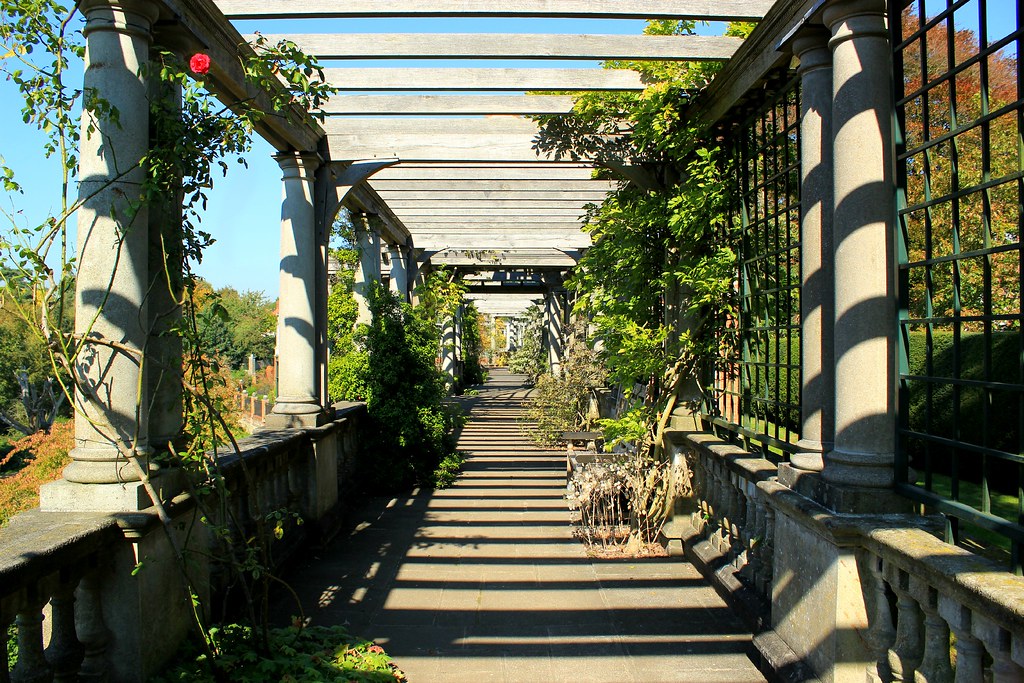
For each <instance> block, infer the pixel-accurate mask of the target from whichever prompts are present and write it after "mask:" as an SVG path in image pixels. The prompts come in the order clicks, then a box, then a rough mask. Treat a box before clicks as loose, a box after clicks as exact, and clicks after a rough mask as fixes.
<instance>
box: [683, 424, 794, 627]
mask: <svg viewBox="0 0 1024 683" xmlns="http://www.w3.org/2000/svg"><path fill="white" fill-rule="evenodd" d="M684 442H685V443H684ZM670 443H671V444H672V445H671V448H672V450H673V451H678V450H679V449H680V448H689V449H691V450H692V452H693V454H694V456H695V457H694V458H693V465H694V472H693V476H694V488H695V491H696V495H695V505H696V509H695V510H693V511H692V512H691V514H690V525H691V527H692V530H690V531H689V532H684V538H683V540H684V543H685V544H686V546H687V547H688V548H690V550H691V551H692V553H693V555H694V559H695V560H696V562H697V564H698V565H699V566H701V567H702V568H705V569H709V570H711V571H713V572H714V573H715V574H716V575H717V576H718V577H719V580H720V581H722V582H724V583H725V584H727V585H728V586H729V590H730V592H732V593H734V594H736V595H737V596H742V598H741V602H742V603H744V604H743V605H740V606H741V607H746V608H747V609H745V610H744V611H745V612H746V613H747V616H749V617H752V618H753V619H754V621H755V622H758V621H762V620H763V618H764V617H763V615H766V614H767V611H768V602H769V601H770V600H771V582H772V554H773V532H774V511H773V509H772V508H771V506H769V505H768V502H767V498H766V496H765V495H764V494H763V492H761V490H760V489H759V488H758V486H757V485H758V482H761V481H764V480H766V479H768V478H770V477H773V476H775V473H776V466H775V465H774V464H773V463H771V462H769V461H767V460H765V459H764V458H760V457H757V456H753V455H751V454H750V453H747V452H746V451H744V450H742V449H740V448H738V447H736V446H733V445H731V444H727V443H724V442H722V441H720V440H719V439H717V438H715V437H714V436H712V435H710V434H702V433H692V432H675V433H672V434H671V439H670Z"/></svg>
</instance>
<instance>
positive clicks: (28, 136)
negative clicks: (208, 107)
mask: <svg viewBox="0 0 1024 683" xmlns="http://www.w3.org/2000/svg"><path fill="white" fill-rule="evenodd" d="M934 2H935V0H931V1H930V3H929V5H931V4H932V3H934ZM976 2H977V0H972V1H971V3H970V5H975V3H976ZM1006 4H1009V3H1006ZM942 5H943V6H944V5H945V0H942ZM989 5H990V8H992V9H990V12H994V11H995V10H994V8H995V7H998V6H1002V5H1003V2H1000V0H995V1H994V2H993V1H992V0H990V2H989ZM929 8H930V7H929ZM1004 11H1007V12H1008V16H1006V17H1001V18H1000V20H1002V19H1005V20H1006V22H1012V10H1009V9H1007V8H1004ZM993 20H995V19H993ZM327 24H328V22H324V21H322V20H303V21H294V22H287V23H284V22H239V24H238V26H239V30H240V31H241V32H242V33H247V32H252V31H255V30H257V29H259V30H261V31H262V32H264V33H281V32H286V31H287V32H293V33H303V32H309V33H313V32H328V31H329V32H342V31H344V32H352V33H374V32H391V33H405V32H409V33H434V32H464V33H527V32H532V33H599V34H600V33H626V34H629V33H639V32H641V31H642V29H643V26H644V22H642V21H599V20H572V19H563V20H556V19H546V20H536V19H533V20H526V19H523V20H517V19H460V20H454V19H387V20H370V19H367V20H353V19H349V20H344V21H337V22H330V25H327ZM1004 25H1005V22H1004ZM1011 25H1013V24H1012V23H1011ZM721 30H722V27H721V26H720V25H719V26H711V27H704V28H702V29H701V30H700V32H701V33H720V32H721ZM362 64H363V63H362V62H358V63H353V62H347V63H346V62H342V61H339V62H325V66H343V65H345V66H358V65H362ZM438 64H439V63H438V62H437V61H428V62H423V61H420V62H414V61H393V62H390V63H389V64H388V66H423V65H438ZM483 66H488V67H503V66H545V67H552V66H560V67H595V68H596V67H597V65H596V64H588V63H581V62H566V63H554V64H553V63H550V62H544V63H537V62H533V63H530V62H504V61H488V62H487V63H486V64H484V65H483ZM80 78H81V77H80V75H79V74H74V75H72V76H71V79H70V81H69V82H71V83H76V82H80ZM20 108H21V102H20V99H19V96H18V95H17V93H16V91H15V89H14V88H13V86H12V85H11V84H10V83H8V82H5V81H2V80H0V131H3V133H2V136H0V155H3V156H4V158H5V159H6V161H7V164H8V165H9V166H11V167H13V168H14V170H15V172H16V174H17V179H18V181H19V182H20V183H21V184H22V185H23V186H24V188H25V194H24V195H23V196H15V197H9V196H7V195H0V206H2V207H3V209H4V211H6V212H10V211H12V209H13V210H15V211H17V210H20V211H23V213H21V214H18V215H16V219H17V220H19V221H25V222H32V223H39V222H41V221H42V220H44V219H45V217H46V215H47V212H48V211H51V210H55V209H56V208H57V204H58V201H59V196H58V194H57V192H58V190H57V188H58V187H59V179H60V174H59V169H58V167H57V165H56V164H55V163H53V161H52V160H50V161H47V160H45V159H43V155H42V152H41V136H40V135H39V134H37V133H36V132H35V131H33V130H30V129H29V128H27V127H26V126H25V125H24V124H23V123H22V121H21V113H20ZM273 151H274V150H273V149H271V148H270V146H269V145H267V144H266V143H264V142H263V141H262V140H260V139H259V138H256V139H255V140H254V145H253V150H252V152H251V153H250V154H248V155H247V156H246V158H247V161H248V168H245V167H243V166H241V165H239V164H234V163H232V164H230V169H231V170H230V172H229V174H228V175H227V176H226V177H219V176H218V177H217V178H216V180H215V185H214V187H213V189H212V190H211V191H210V193H209V195H210V201H209V205H208V208H207V210H206V212H205V215H204V218H203V228H204V229H205V230H207V231H208V232H210V233H212V234H213V236H214V237H215V239H216V240H217V242H216V244H214V245H213V246H211V247H210V248H209V249H208V250H207V252H206V254H205V256H204V261H203V263H202V264H201V265H200V266H199V268H198V269H197V270H198V272H199V273H200V274H201V275H202V276H203V277H205V278H206V279H208V280H209V281H210V282H212V283H213V285H214V286H216V287H223V286H228V285H230V286H233V287H236V288H238V289H240V290H256V291H262V292H264V293H265V294H266V295H267V296H269V297H270V298H276V297H277V290H278V261H279V254H278V249H279V218H280V196H281V186H280V173H279V169H278V166H277V163H276V162H274V160H273V159H272V158H271V155H272V154H273ZM0 229H3V230H7V229H8V226H7V225H3V226H0Z"/></svg>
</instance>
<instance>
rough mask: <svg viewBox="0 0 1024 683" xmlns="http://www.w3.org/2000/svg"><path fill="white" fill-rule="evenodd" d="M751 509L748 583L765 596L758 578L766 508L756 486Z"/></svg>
mask: <svg viewBox="0 0 1024 683" xmlns="http://www.w3.org/2000/svg"><path fill="white" fill-rule="evenodd" d="M753 491H754V492H753V496H754V501H753V509H754V523H753V525H752V526H751V527H750V528H751V538H750V555H749V560H748V564H747V567H748V568H749V569H750V574H749V575H750V581H751V584H752V585H753V586H754V588H755V589H756V590H757V592H758V593H760V594H762V595H766V592H765V591H764V590H763V589H762V588H761V581H760V577H761V575H762V573H763V570H762V568H763V567H764V563H765V559H764V528H765V512H766V506H765V502H764V498H762V497H761V494H760V490H759V489H758V488H757V485H756V484H755V485H754V488H753Z"/></svg>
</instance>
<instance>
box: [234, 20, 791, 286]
mask: <svg viewBox="0 0 1024 683" xmlns="http://www.w3.org/2000/svg"><path fill="white" fill-rule="evenodd" d="M772 4H773V2H772V0H511V1H510V2H505V3H495V2H492V1H490V0H486V1H485V0H435V1H434V2H423V1H422V0H398V1H389V2H380V1H379V0H349V1H348V2H344V3H341V2H336V1H335V0H301V1H300V0H276V1H275V0H216V5H217V6H218V7H219V8H220V10H221V11H223V12H224V14H225V15H226V16H227V17H228V18H229V19H230V20H232V21H233V22H234V23H235V24H236V28H237V29H238V30H239V31H240V32H241V33H251V32H253V31H257V30H258V31H260V32H261V33H263V34H264V35H266V37H267V38H268V40H270V41H272V42H273V41H276V40H277V39H279V38H287V39H289V40H292V41H293V42H295V43H296V44H297V45H298V46H299V47H300V48H302V49H304V50H305V51H306V52H308V53H311V54H313V55H316V56H317V57H318V58H320V60H321V61H322V63H323V65H324V66H325V67H326V68H325V71H326V75H327V78H328V80H329V81H330V82H331V83H332V84H333V85H335V86H336V87H338V88H340V89H341V92H340V93H339V94H338V95H337V96H335V97H334V98H332V100H331V101H330V102H329V103H328V104H327V105H326V106H325V108H324V112H325V113H326V114H327V118H326V120H325V121H324V123H323V124H322V129H323V131H324V132H325V133H326V138H327V150H328V152H329V155H330V159H331V161H332V162H333V163H334V164H335V165H336V169H342V170H340V171H339V170H336V171H335V173H336V174H337V173H345V171H344V170H343V169H345V168H349V169H350V170H349V171H348V175H349V176H350V177H351V178H354V179H355V180H348V181H345V182H348V183H352V184H351V185H350V186H346V189H347V188H348V187H351V189H352V191H353V192H354V193H355V194H353V193H352V192H350V193H349V194H348V195H346V196H345V198H344V200H343V201H345V202H346V203H349V204H350V205H351V203H352V201H353V198H355V200H356V205H357V206H358V207H359V208H360V209H361V210H371V211H372V212H374V213H378V215H381V214H382V213H383V214H384V215H383V216H382V217H383V218H384V220H385V223H389V224H390V227H389V230H390V231H391V233H392V234H393V235H394V236H398V237H401V236H402V235H405V234H410V235H411V241H412V244H413V245H414V246H415V248H416V249H417V250H418V252H419V254H420V260H421V261H422V262H428V261H429V262H430V263H433V264H441V263H443V264H448V265H452V266H456V267H459V268H465V269H476V270H495V269H500V268H502V267H508V268H539V269H547V270H550V269H562V270H564V269H566V268H568V267H571V265H572V264H573V263H574V262H575V260H576V259H578V256H579V254H580V253H581V252H582V250H584V249H586V247H587V246H589V244H590V237H589V235H588V234H587V233H585V232H584V231H583V230H582V229H581V222H580V217H581V216H582V215H583V214H584V213H585V207H586V205H587V204H588V203H592V202H600V201H601V199H602V198H603V197H604V196H605V195H606V193H607V192H608V191H609V190H610V189H612V188H613V187H614V186H615V183H613V182H610V181H608V180H595V179H593V177H592V176H593V173H592V171H593V168H592V164H590V163H587V162H582V163H581V162H578V161H577V162H562V161H554V160H552V159H547V158H543V157H540V156H538V152H537V151H536V150H535V137H536V134H537V125H536V124H535V123H534V122H533V121H532V120H530V119H528V118H525V116H528V115H537V114H561V113H566V112H568V111H570V110H571V107H572V100H571V98H570V97H568V96H566V95H565V94H564V93H565V92H569V91H579V90H594V91H637V90H640V89H642V88H643V87H644V84H643V83H642V81H641V78H640V76H639V74H638V73H636V72H633V71H629V70H607V69H601V68H598V67H597V66H596V65H595V64H594V63H595V62H597V61H599V60H609V59H615V60H679V61H698V60H714V61H723V60H727V59H728V58H729V57H730V56H731V55H732V54H733V52H734V51H735V50H736V49H737V47H738V46H739V44H740V42H739V40H738V39H735V38H730V37H715V36H651V35H640V34H639V30H638V32H637V35H603V34H601V33H600V26H604V24H601V23H600V22H594V23H593V25H595V26H596V27H598V28H596V29H595V31H594V32H589V31H585V32H580V33H572V34H564V33H563V34H557V33H523V32H521V30H522V26H523V24H522V22H521V21H520V22H517V23H516V26H517V28H519V29H520V32H513V33H464V32H461V31H456V30H454V29H453V31H452V32H440V33H385V32H382V33H366V32H365V30H366V22H365V21H360V23H359V24H358V25H356V26H354V27H353V24H352V20H354V19H358V20H364V19H367V18H371V19H394V18H402V17H414V18H415V17H449V18H468V17H475V18H479V17H485V18H488V19H493V20H494V25H495V26H498V27H499V28H500V26H501V20H505V19H520V20H521V19H524V18H526V19H530V18H533V19H540V18H561V19H587V20H591V19H593V20H600V19H605V20H608V19H696V20H705V21H729V20H758V19H760V18H761V17H762V16H763V15H764V13H765V12H767V11H768V9H769V8H770V7H771V6H772ZM310 19H316V20H318V21H317V22H315V23H311V22H310V21H309V20H310ZM265 20H274V21H273V24H272V25H270V27H271V28H272V29H273V30H269V31H268V30H264V28H265V26H264V23H263V22H264V21H265ZM382 23H383V22H382ZM587 23H589V22H587ZM311 26H315V30H316V32H315V33H313V32H310V27H311ZM290 27H295V30H294V31H289V30H288V29H289V28H290ZM350 27H353V28H352V29H351V30H350ZM459 27H461V25H459V26H456V28H459ZM488 28H490V25H488ZM352 60H359V62H358V63H356V64H353V63H352ZM416 60H431V61H430V62H419V61H416ZM436 60H446V61H445V62H444V64H445V65H444V66H434V65H433V64H434V62H435V61H436ZM503 60H515V61H514V63H512V64H503V63H502V61H503ZM521 60H529V62H528V63H529V67H523V66H522V61H521ZM566 60H576V61H579V62H580V63H581V68H565V61H566ZM552 62H554V63H552ZM452 64H454V65H452ZM528 93H529V94H528ZM321 149H323V148H321ZM368 160H377V161H378V162H379V163H377V164H362V165H360V164H358V163H355V164H353V162H360V161H364V162H365V161H368ZM358 169H369V170H373V171H374V172H373V173H372V174H371V175H369V176H368V177H367V176H366V175H363V176H360V175H359V173H357V172H356V171H357V170H358ZM364 178H366V179H365V180H364ZM360 181H362V182H360ZM343 184H344V183H343ZM343 193H344V190H343V191H342V194H343ZM339 197H340V195H339ZM368 206H370V207H371V208H369V209H368V208H367V207H368ZM382 207H386V210H383V211H382ZM396 224H397V225H396ZM499 281H500V280H499Z"/></svg>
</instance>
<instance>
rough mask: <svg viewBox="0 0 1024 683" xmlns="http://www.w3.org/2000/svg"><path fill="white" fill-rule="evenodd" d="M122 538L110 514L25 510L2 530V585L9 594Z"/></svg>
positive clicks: (0, 531)
mask: <svg viewBox="0 0 1024 683" xmlns="http://www.w3.org/2000/svg"><path fill="white" fill-rule="evenodd" d="M119 540H124V535H123V534H122V532H121V530H120V529H119V528H118V525H117V520H116V519H114V518H113V517H112V516H110V515H109V514H102V513H79V512H76V513H67V512H42V511H40V510H38V509H35V510H29V511H27V512H22V513H21V514H18V515H15V516H14V517H12V518H11V519H10V520H8V522H7V524H6V525H5V526H4V527H3V528H2V529H0V548H3V553H0V586H3V587H4V589H3V590H4V593H5V594H9V593H11V592H13V591H14V590H16V588H15V587H16V586H18V585H24V584H26V583H28V582H30V581H32V580H34V579H38V578H41V577H42V576H44V575H46V574H49V573H51V572H54V571H59V570H60V569H62V568H64V567H67V566H71V565H74V564H76V563H79V562H81V561H83V560H84V559H85V558H86V557H88V556H89V555H91V554H93V553H97V552H99V551H100V550H101V549H102V548H103V547H104V546H107V545H109V544H111V543H116V542H117V541H119Z"/></svg>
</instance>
